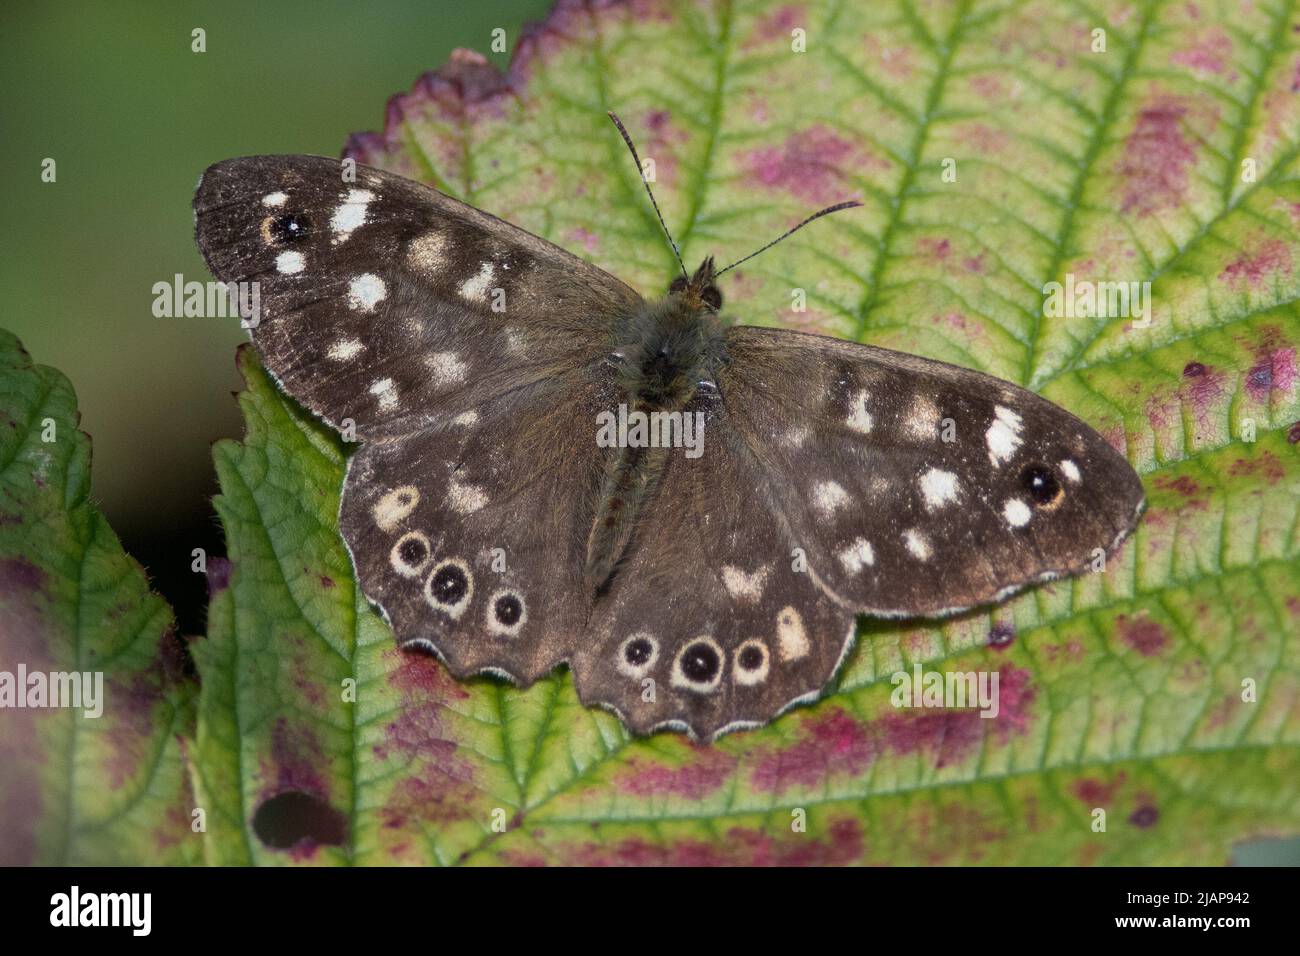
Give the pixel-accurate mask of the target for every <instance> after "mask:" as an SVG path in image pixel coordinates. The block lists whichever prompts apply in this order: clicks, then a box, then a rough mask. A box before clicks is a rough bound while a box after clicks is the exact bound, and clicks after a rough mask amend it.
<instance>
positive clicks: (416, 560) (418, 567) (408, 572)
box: [388, 531, 429, 578]
mask: <svg viewBox="0 0 1300 956" xmlns="http://www.w3.org/2000/svg"><path fill="white" fill-rule="evenodd" d="M388 559H389V563H391V564H392V566H393V570H394V571H396V572H397V573H398V574H400V575H402V576H403V577H407V578H413V577H415V576H416V575H418V574H419V573H420V572H421V571H423V570H424V565H425V563H426V562H427V561H428V560H429V539H428V538H427V537H425V536H424V535H423V534H421V533H420V532H418V531H408V532H407V533H406V534H404V535H402V536H401V537H400V538H399V539H398V540H397V544H395V545H393V550H392V552H391V553H390V554H389V556H388Z"/></svg>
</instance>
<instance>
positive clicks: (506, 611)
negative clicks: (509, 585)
mask: <svg viewBox="0 0 1300 956" xmlns="http://www.w3.org/2000/svg"><path fill="white" fill-rule="evenodd" d="M492 611H493V613H494V614H496V618H497V623H499V624H504V625H506V627H509V626H510V625H511V624H513V623H515V621H517V620H519V616H520V615H521V614H523V612H524V606H523V605H522V604H520V603H519V598H517V597H515V596H514V595H513V594H506V595H502V596H501V597H499V598H497V599H496V603H495V604H493V605H492Z"/></svg>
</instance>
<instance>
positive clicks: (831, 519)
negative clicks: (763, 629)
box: [718, 326, 1144, 616]
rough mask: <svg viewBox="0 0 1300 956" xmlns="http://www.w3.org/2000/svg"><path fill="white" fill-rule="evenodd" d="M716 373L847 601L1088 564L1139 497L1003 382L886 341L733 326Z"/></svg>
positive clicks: (919, 605)
mask: <svg viewBox="0 0 1300 956" xmlns="http://www.w3.org/2000/svg"><path fill="white" fill-rule="evenodd" d="M727 347H728V354H729V357H730V362H729V364H728V365H727V367H726V369H725V370H724V371H723V372H722V374H721V375H720V376H719V382H718V385H719V388H720V390H721V393H722V395H723V397H724V399H725V401H726V403H727V407H728V410H729V412H730V421H731V423H732V425H733V427H734V428H735V429H736V430H737V432H738V434H739V435H740V436H741V437H742V439H743V441H744V444H745V445H746V447H747V448H748V449H749V450H750V452H751V453H752V454H753V455H754V456H755V458H756V459H758V460H759V461H761V462H762V471H763V475H764V480H763V489H764V492H763V493H764V497H765V499H766V501H767V503H768V505H769V507H771V508H772V509H773V510H775V511H776V512H778V513H780V514H781V515H782V516H783V518H784V520H785V521H786V523H787V524H788V526H789V528H790V533H791V535H792V539H791V542H792V544H793V545H794V546H797V547H801V548H804V549H805V550H806V553H807V555H808V561H809V565H810V567H811V570H812V571H813V573H814V574H815V575H816V576H817V578H818V580H819V581H820V583H821V584H822V585H823V586H824V587H825V588H826V590H827V591H828V592H829V593H831V594H833V595H834V596H835V597H836V598H837V599H838V600H840V601H841V602H842V603H843V604H844V605H845V606H847V607H850V608H853V609H855V610H858V611H861V612H865V613H868V614H873V615H879V616H920V615H925V616H929V615H941V614H946V613H951V612H954V611H959V610H962V609H965V608H970V607H973V606H976V605H979V604H985V603H989V602H992V601H996V600H1001V599H1002V598H1003V597H1005V596H1007V595H1008V594H1010V593H1012V592H1013V591H1015V590H1017V589H1019V588H1021V587H1024V586H1026V585H1028V584H1032V583H1034V582H1037V581H1044V580H1049V579H1051V578H1054V577H1059V576H1062V575H1066V574H1073V573H1077V572H1079V571H1081V570H1084V569H1085V568H1086V567H1088V566H1089V565H1090V564H1091V563H1092V562H1094V561H1095V559H1096V557H1097V554H1098V550H1099V549H1100V551H1101V552H1108V551H1110V550H1111V549H1113V548H1114V547H1115V546H1116V545H1118V544H1119V542H1120V541H1121V540H1122V539H1123V537H1124V536H1126V535H1127V534H1128V533H1129V532H1130V531H1131V530H1132V529H1133V527H1134V525H1135V524H1136V522H1137V518H1138V516H1139V514H1140V512H1141V509H1142V507H1143V505H1144V497H1143V491H1142V485H1141V482H1140V480H1139V479H1138V476H1137V475H1136V474H1135V473H1134V471H1133V469H1132V468H1131V467H1130V466H1129V464H1128V462H1127V461H1126V460H1125V459H1124V457H1123V456H1122V455H1120V454H1119V453H1118V452H1116V451H1115V450H1114V449H1113V448H1111V447H1110V445H1109V444H1107V443H1106V441H1105V440H1104V439H1103V438H1102V437H1101V436H1100V435H1098V434H1097V433H1096V432H1095V431H1093V430H1092V429H1091V428H1089V427H1088V426H1087V425H1085V424H1084V423H1083V422H1081V421H1079V420H1078V419H1077V418H1075V417H1074V416H1073V415H1071V414H1069V413H1068V412H1066V411H1064V410H1063V409H1061V408H1059V407H1058V406H1056V405H1053V404H1052V403H1051V402H1048V401H1047V400H1045V399H1043V398H1041V397H1039V396H1037V395H1035V394H1033V393H1032V392H1028V391H1025V390H1024V389H1021V388H1018V387H1016V386H1014V385H1012V384H1010V383H1008V382H1004V381H1001V380H999V379H995V378H992V377H990V376H987V375H983V374H981V373H979V372H973V371H970V370H968V369H961V368H957V367H955V366H951V365H947V364H944V363H941V362H934V361H929V360H926V359H921V358H917V357H916V356H911V355H905V354H902V353H899V352H892V351H889V350H885V349H879V348H873V347H870V346H865V345H859V344H856V343H851V342H844V341H841V340H838V339H830V338H825V337H823V336H816V335H808V334H803V333H797V332H790V331H785V330H779V329H758V328H753V327H748V326H739V327H734V328H732V329H730V330H728V333H727Z"/></svg>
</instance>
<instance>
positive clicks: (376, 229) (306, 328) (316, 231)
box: [194, 156, 640, 438]
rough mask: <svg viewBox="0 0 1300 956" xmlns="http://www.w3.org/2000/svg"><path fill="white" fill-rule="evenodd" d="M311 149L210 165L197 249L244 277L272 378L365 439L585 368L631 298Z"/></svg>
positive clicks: (384, 178)
mask: <svg viewBox="0 0 1300 956" xmlns="http://www.w3.org/2000/svg"><path fill="white" fill-rule="evenodd" d="M348 171H349V167H348V166H346V165H344V164H342V163H340V162H339V161H337V160H330V159H324V158H321V157H314V156H254V157H247V158H244V159H232V160H228V161H226V162H222V163H217V164H216V165H214V166H212V167H210V168H209V169H208V171H207V172H206V173H205V174H204V176H203V179H202V180H201V182H200V183H199V188H198V193H197V195H196V196H195V199H194V208H195V215H196V221H197V233H198V243H199V248H200V249H201V250H202V252H203V255H204V257H205V259H206V260H207V263H208V266H209V268H210V269H211V270H212V271H213V273H214V274H215V275H216V276H217V278H218V279H221V280H222V281H226V282H251V281H256V282H257V283H258V289H259V297H258V298H259V303H260V308H259V314H258V315H256V316H254V320H255V321H256V325H255V326H254V328H253V329H252V337H253V340H254V341H255V342H256V344H257V346H258V349H259V351H260V352H261V353H262V356H263V360H264V361H265V363H266V365H267V367H268V368H269V369H270V370H271V372H272V373H273V374H274V375H275V376H276V377H277V379H278V380H279V381H280V383H281V384H282V385H283V386H284V388H285V390H286V391H288V392H289V393H290V394H291V395H293V396H294V397H295V398H297V399H298V400H299V401H300V402H302V403H303V404H304V405H305V406H307V407H308V408H309V409H311V410H312V411H313V412H315V413H316V414H318V415H320V416H321V417H322V418H324V419H325V420H326V421H328V422H330V423H331V424H333V425H335V426H336V427H337V426H342V425H343V424H344V423H345V420H351V421H352V422H354V423H355V424H356V430H357V433H358V435H359V436H361V437H363V438H370V437H378V436H383V435H400V434H407V433H409V432H412V431H415V430H417V429H419V428H421V427H423V426H424V425H425V423H427V422H428V421H430V420H435V419H439V420H450V419H452V418H455V417H456V416H458V415H460V414H463V413H464V412H466V411H470V410H473V409H476V408H478V407H479V406H480V405H481V404H482V403H484V402H486V401H490V400H491V399H492V397H493V396H495V395H497V394H501V393H502V392H505V391H508V390H510V389H512V388H515V387H519V386H520V385H522V384H524V383H526V382H529V381H535V380H538V379H542V378H546V377H548V376H550V375H552V374H554V373H555V372H556V371H557V370H558V369H571V368H575V367H580V366H584V365H586V364H588V362H589V361H591V360H594V359H595V358H597V357H599V356H600V355H601V354H602V353H603V352H604V350H605V335H606V332H607V330H608V327H609V323H610V321H611V317H612V316H613V315H616V314H618V313H619V312H620V311H622V310H626V309H628V308H630V307H632V306H633V305H635V303H637V302H638V301H640V299H639V297H638V296H637V294H636V293H635V292H633V291H632V290H631V289H629V288H628V287H627V286H626V285H624V284H623V283H621V282H619V281H618V280H617V279H615V278H614V277H613V276H610V275H609V274H608V273H606V272H603V271H601V270H600V269H597V268H595V267H594V266H591V265H589V264H588V263H586V262H584V261H583V260H581V259H579V258H577V257H576V256H573V255H571V254H570V253H568V252H565V251H564V250H562V249H560V248H559V247H557V246H554V245H552V244H551V243H548V242H546V241H545V240H542V239H539V238H537V237H536V236H533V235H531V234H529V233H527V232H524V231H523V230H521V229H518V228H516V227H514V226H511V225H509V224H507V223H505V222H502V221H501V220H499V219H496V218H494V217H492V216H489V215H487V214H486V213H483V212H480V211H479V210H477V209H475V208H473V207H472V206H468V205H466V204H464V203H461V202H458V201H457V200H454V199H452V198H451V197H449V196H445V195H443V194H442V193H439V192H437V191H436V190H433V189H430V188H428V187H426V186H422V185H420V184H418V183H414V182H411V181H409V180H406V179H403V178H402V177H399V176H394V175H392V174H389V173H384V172H381V171H379V170H375V169H370V168H368V167H365V166H358V167H355V177H354V180H353V181H344V175H345V173H347V172H348Z"/></svg>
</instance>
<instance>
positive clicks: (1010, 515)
mask: <svg viewBox="0 0 1300 956" xmlns="http://www.w3.org/2000/svg"><path fill="white" fill-rule="evenodd" d="M1002 516H1003V517H1004V518H1006V519H1007V524H1009V525H1011V527H1013V528H1023V527H1024V526H1025V525H1027V524H1029V519H1030V518H1032V517H1033V512H1032V511H1030V510H1029V505H1027V504H1025V503H1024V502H1023V501H1021V500H1020V499H1019V498H1008V499H1007V502H1006V504H1004V505H1003V506H1002Z"/></svg>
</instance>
